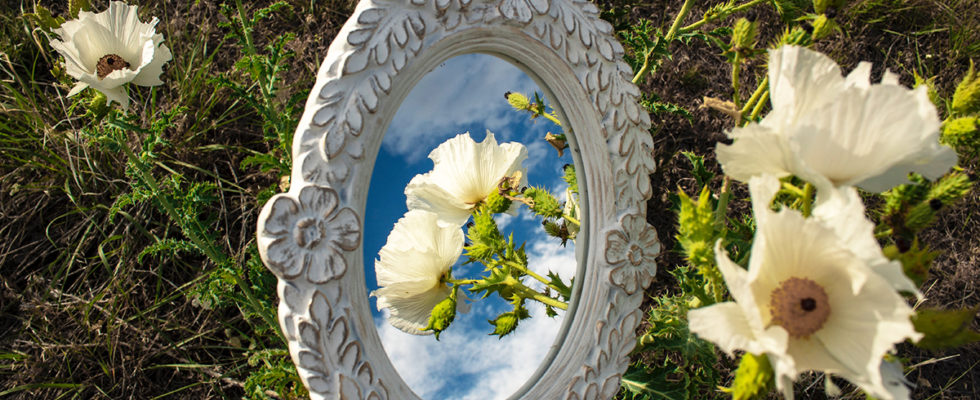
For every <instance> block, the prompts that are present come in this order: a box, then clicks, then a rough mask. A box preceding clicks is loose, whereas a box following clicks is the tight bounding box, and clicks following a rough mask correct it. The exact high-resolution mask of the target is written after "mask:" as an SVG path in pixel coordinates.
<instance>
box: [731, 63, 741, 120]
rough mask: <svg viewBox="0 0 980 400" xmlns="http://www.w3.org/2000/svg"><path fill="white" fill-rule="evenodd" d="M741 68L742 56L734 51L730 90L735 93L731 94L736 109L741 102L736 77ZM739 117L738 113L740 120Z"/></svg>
mask: <svg viewBox="0 0 980 400" xmlns="http://www.w3.org/2000/svg"><path fill="white" fill-rule="evenodd" d="M741 66H742V55H741V54H739V53H738V52H737V51H736V52H735V61H734V62H732V89H733V90H734V92H735V94H733V95H732V97H733V98H734V101H735V108H738V107H739V103H741V101H742V99H741V97H742V96H740V95H739V93H738V90H739V87H740V86H741V85H740V84H739V82H738V77H739V75H740V72H741V70H742V69H741ZM741 116H742V114H741V113H740V114H739V119H741ZM739 122H741V121H739Z"/></svg>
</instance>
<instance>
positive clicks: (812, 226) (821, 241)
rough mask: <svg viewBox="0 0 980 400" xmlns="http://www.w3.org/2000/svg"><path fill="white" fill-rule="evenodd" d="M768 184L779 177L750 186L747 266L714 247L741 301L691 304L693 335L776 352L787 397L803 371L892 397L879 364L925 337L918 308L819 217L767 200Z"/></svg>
mask: <svg viewBox="0 0 980 400" xmlns="http://www.w3.org/2000/svg"><path fill="white" fill-rule="evenodd" d="M769 182H775V180H772V181H768V180H767V181H765V182H764V181H761V180H760V179H759V178H756V179H752V180H751V181H750V182H749V185H750V190H752V192H753V193H752V197H753V200H754V204H753V206H754V209H755V212H756V220H757V222H758V231H757V233H756V237H755V241H754V243H753V244H752V255H751V258H750V260H749V267H748V270H746V269H743V268H742V267H741V266H739V265H738V264H736V263H734V262H732V261H731V260H730V259H729V258H728V256H727V254H726V253H725V252H724V249H723V248H722V247H721V243H720V242H719V243H718V244H717V245H716V247H715V253H716V260H717V262H718V267H719V269H720V270H721V272H722V275H723V276H724V278H725V282H726V283H727V285H728V288H729V290H730V291H731V294H732V297H733V298H734V300H735V301H734V302H725V303H718V304H714V305H711V306H708V307H704V308H700V309H696V310H691V311H690V312H689V313H688V319H689V322H690V329H691V331H692V332H695V333H697V334H698V335H699V336H700V337H702V338H704V339H706V340H709V341H711V342H714V343H715V344H717V345H718V347H719V348H721V349H722V350H724V351H725V352H727V353H728V354H729V355H731V354H732V353H733V352H734V351H735V350H744V351H747V352H750V353H753V354H766V355H768V357H769V361H770V363H772V366H773V370H774V371H775V374H776V385H777V388H778V389H779V390H781V391H782V392H783V394H784V395H785V396H786V397H787V398H789V399H792V398H793V385H792V382H793V380H794V379H795V378H796V376H797V375H798V374H800V373H802V372H804V371H822V372H825V373H830V374H834V375H838V376H841V377H843V378H846V379H848V380H850V381H851V382H853V383H854V384H856V385H858V386H859V387H860V388H861V389H863V390H865V391H867V392H868V393H869V394H870V395H872V396H874V397H876V398H880V399H892V398H894V397H893V396H892V393H894V392H893V391H891V390H889V387H887V385H886V382H885V380H884V378H883V377H882V373H881V370H880V367H881V362H882V358H883V357H884V355H885V354H886V353H887V352H888V351H889V350H890V349H892V347H893V346H894V345H895V344H896V343H899V342H901V341H904V340H906V339H917V338H919V337H920V336H921V335H920V334H919V333H917V332H916V331H915V329H914V328H913V326H912V322H911V321H910V319H909V318H910V316H911V315H912V309H911V307H909V306H908V304H906V302H905V300H904V299H903V298H902V297H901V296H899V295H898V293H897V292H896V291H895V290H894V289H893V288H892V285H891V284H890V283H889V282H888V281H886V280H885V279H884V278H882V277H881V276H879V275H878V274H877V273H875V272H874V271H873V270H872V269H871V268H869V266H868V265H867V263H866V262H865V261H864V260H862V259H861V258H860V257H857V256H856V255H855V254H853V253H852V252H851V251H850V250H849V249H847V248H845V247H843V246H842V245H841V243H840V240H839V239H838V238H837V236H836V235H835V233H834V231H833V230H831V229H829V228H828V227H826V226H824V225H823V222H822V221H821V220H819V219H817V218H804V217H803V215H802V214H800V213H799V212H798V211H796V210H783V211H780V212H772V211H771V210H769V208H768V205H769V201H768V198H766V196H764V195H763V196H759V194H760V193H759V192H764V191H768V190H770V188H760V186H761V185H769V184H770V183H769ZM776 185H778V182H777V183H776ZM775 188H776V189H778V186H776V187H775ZM756 199H764V200H756Z"/></svg>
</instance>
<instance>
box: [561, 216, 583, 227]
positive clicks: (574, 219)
mask: <svg viewBox="0 0 980 400" xmlns="http://www.w3.org/2000/svg"><path fill="white" fill-rule="evenodd" d="M561 218H562V219H564V220H565V221H568V222H571V223H573V224H575V225H578V226H582V223H580V222H578V219H576V218H575V217H572V216H569V215H568V214H562V215H561Z"/></svg>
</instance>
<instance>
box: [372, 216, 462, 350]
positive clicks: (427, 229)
mask: <svg viewBox="0 0 980 400" xmlns="http://www.w3.org/2000/svg"><path fill="white" fill-rule="evenodd" d="M462 253H463V230H462V229H461V228H459V227H458V226H454V225H448V224H445V223H442V222H440V221H439V217H438V215H436V214H434V213H431V212H428V211H422V210H410V211H409V212H408V213H406V214H405V216H404V217H402V218H401V219H399V220H398V222H396V223H395V227H394V228H393V229H392V230H391V234H389V235H388V242H387V243H385V245H384V247H382V248H381V251H380V253H379V254H378V257H379V259H378V260H376V261H375V263H374V272H375V274H376V276H377V278H378V286H379V289H378V290H375V291H373V292H371V296H375V297H377V298H378V310H381V309H383V308H387V309H388V311H389V312H390V313H391V314H390V315H389V316H388V322H389V323H391V325H393V326H394V327H396V328H398V329H401V330H402V331H405V332H408V333H411V334H415V335H427V334H432V331H424V330H423V329H425V327H426V326H427V325H428V322H429V316H430V315H431V314H432V309H433V308H434V307H435V306H436V304H439V302H440V301H442V300H444V299H446V298H447V297H449V295H450V292H451V290H452V289H450V288H449V286H448V285H446V283H445V282H443V280H442V278H443V277H444V276H445V275H446V274H447V273H449V269H450V268H451V267H452V266H453V264H455V263H456V260H457V259H459V256H460V254H462Z"/></svg>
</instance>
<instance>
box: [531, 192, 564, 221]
mask: <svg viewBox="0 0 980 400" xmlns="http://www.w3.org/2000/svg"><path fill="white" fill-rule="evenodd" d="M524 196H525V197H527V198H529V199H531V200H533V201H532V203H531V210H532V211H534V213H535V214H538V215H540V216H543V217H546V218H558V217H561V209H562V206H561V203H559V202H558V199H556V198H555V196H552V195H551V193H548V191H547V190H544V189H541V188H535V187H532V188H528V189H527V190H525V191H524Z"/></svg>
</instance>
